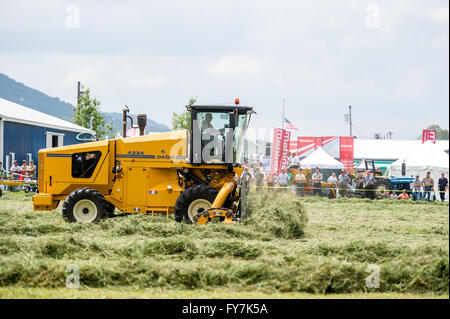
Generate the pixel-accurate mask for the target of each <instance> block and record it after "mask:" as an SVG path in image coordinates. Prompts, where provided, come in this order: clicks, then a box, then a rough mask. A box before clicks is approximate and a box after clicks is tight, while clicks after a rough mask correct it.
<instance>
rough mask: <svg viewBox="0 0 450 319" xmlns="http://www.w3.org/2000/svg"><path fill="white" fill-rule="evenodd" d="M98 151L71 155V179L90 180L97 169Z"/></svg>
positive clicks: (100, 154)
mask: <svg viewBox="0 0 450 319" xmlns="http://www.w3.org/2000/svg"><path fill="white" fill-rule="evenodd" d="M101 156H102V153H101V152H100V151H93V152H83V153H75V154H73V155H72V177H73V178H90V177H91V176H92V174H93V173H94V171H95V168H96V167H97V164H98V161H99V160H100V157H101Z"/></svg>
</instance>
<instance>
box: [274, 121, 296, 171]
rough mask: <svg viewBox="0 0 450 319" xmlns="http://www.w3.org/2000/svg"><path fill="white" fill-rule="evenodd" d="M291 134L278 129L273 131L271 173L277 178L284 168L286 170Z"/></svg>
mask: <svg viewBox="0 0 450 319" xmlns="http://www.w3.org/2000/svg"><path fill="white" fill-rule="evenodd" d="M290 138H291V132H289V131H287V130H284V129H281V128H276V129H274V131H273V143H272V157H271V161H270V171H271V172H272V173H273V174H274V175H275V176H277V175H278V174H279V172H280V170H281V169H282V168H286V166H287V160H288V156H287V153H288V152H289V140H290Z"/></svg>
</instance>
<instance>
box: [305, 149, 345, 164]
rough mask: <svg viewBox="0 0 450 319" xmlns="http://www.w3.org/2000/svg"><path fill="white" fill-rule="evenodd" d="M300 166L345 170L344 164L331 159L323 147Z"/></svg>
mask: <svg viewBox="0 0 450 319" xmlns="http://www.w3.org/2000/svg"><path fill="white" fill-rule="evenodd" d="M300 165H301V167H302V168H315V167H318V168H321V169H344V164H342V163H341V162H339V161H337V160H335V159H334V158H333V157H331V156H330V155H329V154H328V153H327V152H325V151H324V150H323V148H322V147H319V148H317V149H316V150H315V151H314V152H312V153H311V154H309V155H308V156H307V157H306V158H304V159H303V160H301V161H300Z"/></svg>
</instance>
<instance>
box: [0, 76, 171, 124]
mask: <svg viewBox="0 0 450 319" xmlns="http://www.w3.org/2000/svg"><path fill="white" fill-rule="evenodd" d="M0 98H3V99H5V100H8V101H11V102H14V103H17V104H20V105H23V106H26V107H29V108H31V109H34V110H36V111H40V112H42V113H46V114H49V115H53V116H56V117H59V118H61V119H63V120H66V121H69V122H73V119H72V114H73V108H74V106H73V105H72V104H70V103H67V102H64V101H61V100H60V99H59V98H58V97H51V96H48V95H47V94H45V93H43V92H41V91H38V90H35V89H33V88H30V87H28V86H26V85H24V84H23V83H20V82H17V81H15V80H13V79H11V78H10V77H8V76H6V75H5V74H2V73H0ZM103 115H104V117H105V120H106V122H107V123H110V122H111V121H112V124H113V127H114V130H113V132H122V113H116V112H104V113H103ZM133 117H134V118H135V116H133ZM135 122H136V120H135ZM136 124H137V123H136ZM147 131H150V132H166V131H170V128H169V127H168V126H167V125H164V124H160V123H157V122H155V121H153V120H151V119H147Z"/></svg>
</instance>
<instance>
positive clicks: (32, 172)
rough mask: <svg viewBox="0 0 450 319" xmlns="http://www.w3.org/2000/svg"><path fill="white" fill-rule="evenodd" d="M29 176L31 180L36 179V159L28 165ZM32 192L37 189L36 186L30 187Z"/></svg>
mask: <svg viewBox="0 0 450 319" xmlns="http://www.w3.org/2000/svg"><path fill="white" fill-rule="evenodd" d="M27 173H28V178H29V179H30V181H31V182H34V181H35V180H36V165H34V161H33V160H30V164H29V165H28V167H27ZM30 190H31V191H32V192H35V191H36V187H30Z"/></svg>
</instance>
